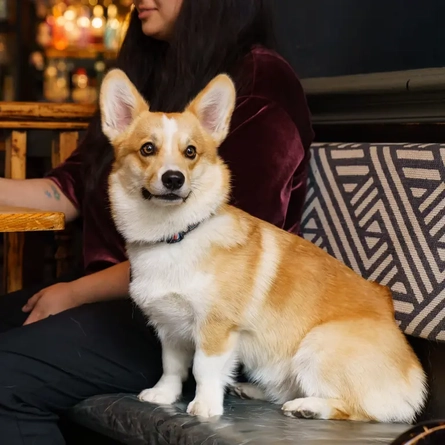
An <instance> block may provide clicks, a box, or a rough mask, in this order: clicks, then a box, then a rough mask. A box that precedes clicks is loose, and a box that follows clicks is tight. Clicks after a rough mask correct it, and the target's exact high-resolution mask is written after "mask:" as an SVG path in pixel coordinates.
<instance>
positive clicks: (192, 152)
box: [184, 145, 196, 159]
mask: <svg viewBox="0 0 445 445" xmlns="http://www.w3.org/2000/svg"><path fill="white" fill-rule="evenodd" d="M184 154H185V155H186V156H187V157H188V158H189V159H195V158H196V148H195V147H193V145H189V146H188V147H187V148H186V149H185V152H184Z"/></svg>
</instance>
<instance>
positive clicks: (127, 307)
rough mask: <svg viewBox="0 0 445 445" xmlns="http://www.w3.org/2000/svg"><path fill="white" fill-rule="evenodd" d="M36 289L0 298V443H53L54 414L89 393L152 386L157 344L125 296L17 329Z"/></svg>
mask: <svg viewBox="0 0 445 445" xmlns="http://www.w3.org/2000/svg"><path fill="white" fill-rule="evenodd" d="M37 290H39V289H38V288H36V289H28V290H23V291H19V292H15V293H12V294H9V295H5V296H0V443H1V444H2V445H25V444H33V445H59V444H64V443H65V442H64V439H63V436H62V434H61V431H60V429H59V427H58V419H59V416H60V415H63V413H65V412H66V411H67V410H68V409H69V408H71V407H73V406H74V405H75V404H76V403H78V402H79V401H81V400H84V399H86V398H88V397H90V396H93V395H97V394H105V393H117V392H130V393H138V392H139V391H140V390H142V389H144V388H147V387H150V386H152V385H153V384H155V383H156V381H157V380H158V378H159V377H160V375H161V369H162V368H161V353H160V345H159V343H158V341H157V340H156V337H155V335H154V333H153V332H152V331H151V330H150V329H149V328H147V327H146V323H145V321H144V318H143V316H142V314H141V313H140V312H139V311H138V310H137V309H136V308H135V307H134V305H133V304H132V302H131V301H130V300H123V301H115V302H109V303H97V304H89V305H84V306H81V307H78V308H75V309H71V310H69V311H66V312H63V313H61V314H58V315H54V316H51V317H49V318H47V319H45V320H42V321H40V322H37V323H34V324H30V325H27V326H22V324H23V322H24V321H25V319H26V317H27V314H24V313H23V312H22V311H21V307H22V306H23V305H24V303H25V302H26V301H27V300H28V298H30V297H31V296H32V295H33V294H34V293H35V292H36V291H37Z"/></svg>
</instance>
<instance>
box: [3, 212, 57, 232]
mask: <svg viewBox="0 0 445 445" xmlns="http://www.w3.org/2000/svg"><path fill="white" fill-rule="evenodd" d="M64 228H65V215H64V214H63V213H61V212H47V211H45V210H35V209H27V208H23V207H9V206H0V232H31V231H48V230H63V229H64Z"/></svg>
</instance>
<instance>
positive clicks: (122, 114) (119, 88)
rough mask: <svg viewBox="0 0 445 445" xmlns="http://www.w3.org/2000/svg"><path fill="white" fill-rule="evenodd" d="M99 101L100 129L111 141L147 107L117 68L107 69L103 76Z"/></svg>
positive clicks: (128, 80) (125, 76)
mask: <svg viewBox="0 0 445 445" xmlns="http://www.w3.org/2000/svg"><path fill="white" fill-rule="evenodd" d="M99 102H100V112H101V118H102V119H101V120H102V131H103V132H104V134H105V136H107V138H108V139H109V140H110V141H111V142H113V140H114V139H115V138H116V137H117V136H119V135H120V134H121V133H123V132H124V131H125V130H126V129H127V127H128V126H129V125H130V124H131V122H132V121H133V119H134V118H135V117H136V116H137V115H138V114H139V113H141V112H142V111H147V110H148V109H149V106H148V104H147V103H146V102H145V100H144V99H143V97H142V96H141V95H140V94H139V92H138V91H137V89H136V87H135V86H134V85H133V84H132V83H131V81H130V79H129V78H128V77H127V75H126V74H125V73H124V72H123V71H121V70H118V69H113V70H111V71H109V72H108V73H107V75H106V76H105V78H104V80H103V82H102V86H101V89H100V99H99Z"/></svg>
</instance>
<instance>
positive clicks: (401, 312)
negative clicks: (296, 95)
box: [302, 143, 445, 341]
mask: <svg viewBox="0 0 445 445" xmlns="http://www.w3.org/2000/svg"><path fill="white" fill-rule="evenodd" d="M310 165H311V168H310V174H309V188H308V193H307V198H306V203H305V208H304V214H303V219H302V232H303V236H304V238H306V239H308V240H310V241H311V242H313V243H315V244H316V245H318V246H319V247H321V248H322V249H324V250H325V251H327V252H328V253H330V254H331V255H333V256H334V257H336V258H337V259H339V260H341V261H343V262H344V263H345V264H346V265H348V266H349V267H351V268H352V269H353V270H355V271H356V272H358V273H359V274H361V275H362V276H363V277H365V278H366V279H368V280H371V281H377V282H379V283H381V284H384V285H386V286H388V287H389V288H390V289H391V290H392V293H393V298H394V306H395V311H396V319H397V322H398V323H399V326H400V328H401V329H402V330H403V331H404V332H405V333H407V334H412V335H415V336H418V337H423V338H428V339H436V340H440V341H445V145H440V144H394V143H391V144H341V143H335V144H334V143H331V144H313V145H312V147H311V164H310Z"/></svg>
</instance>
